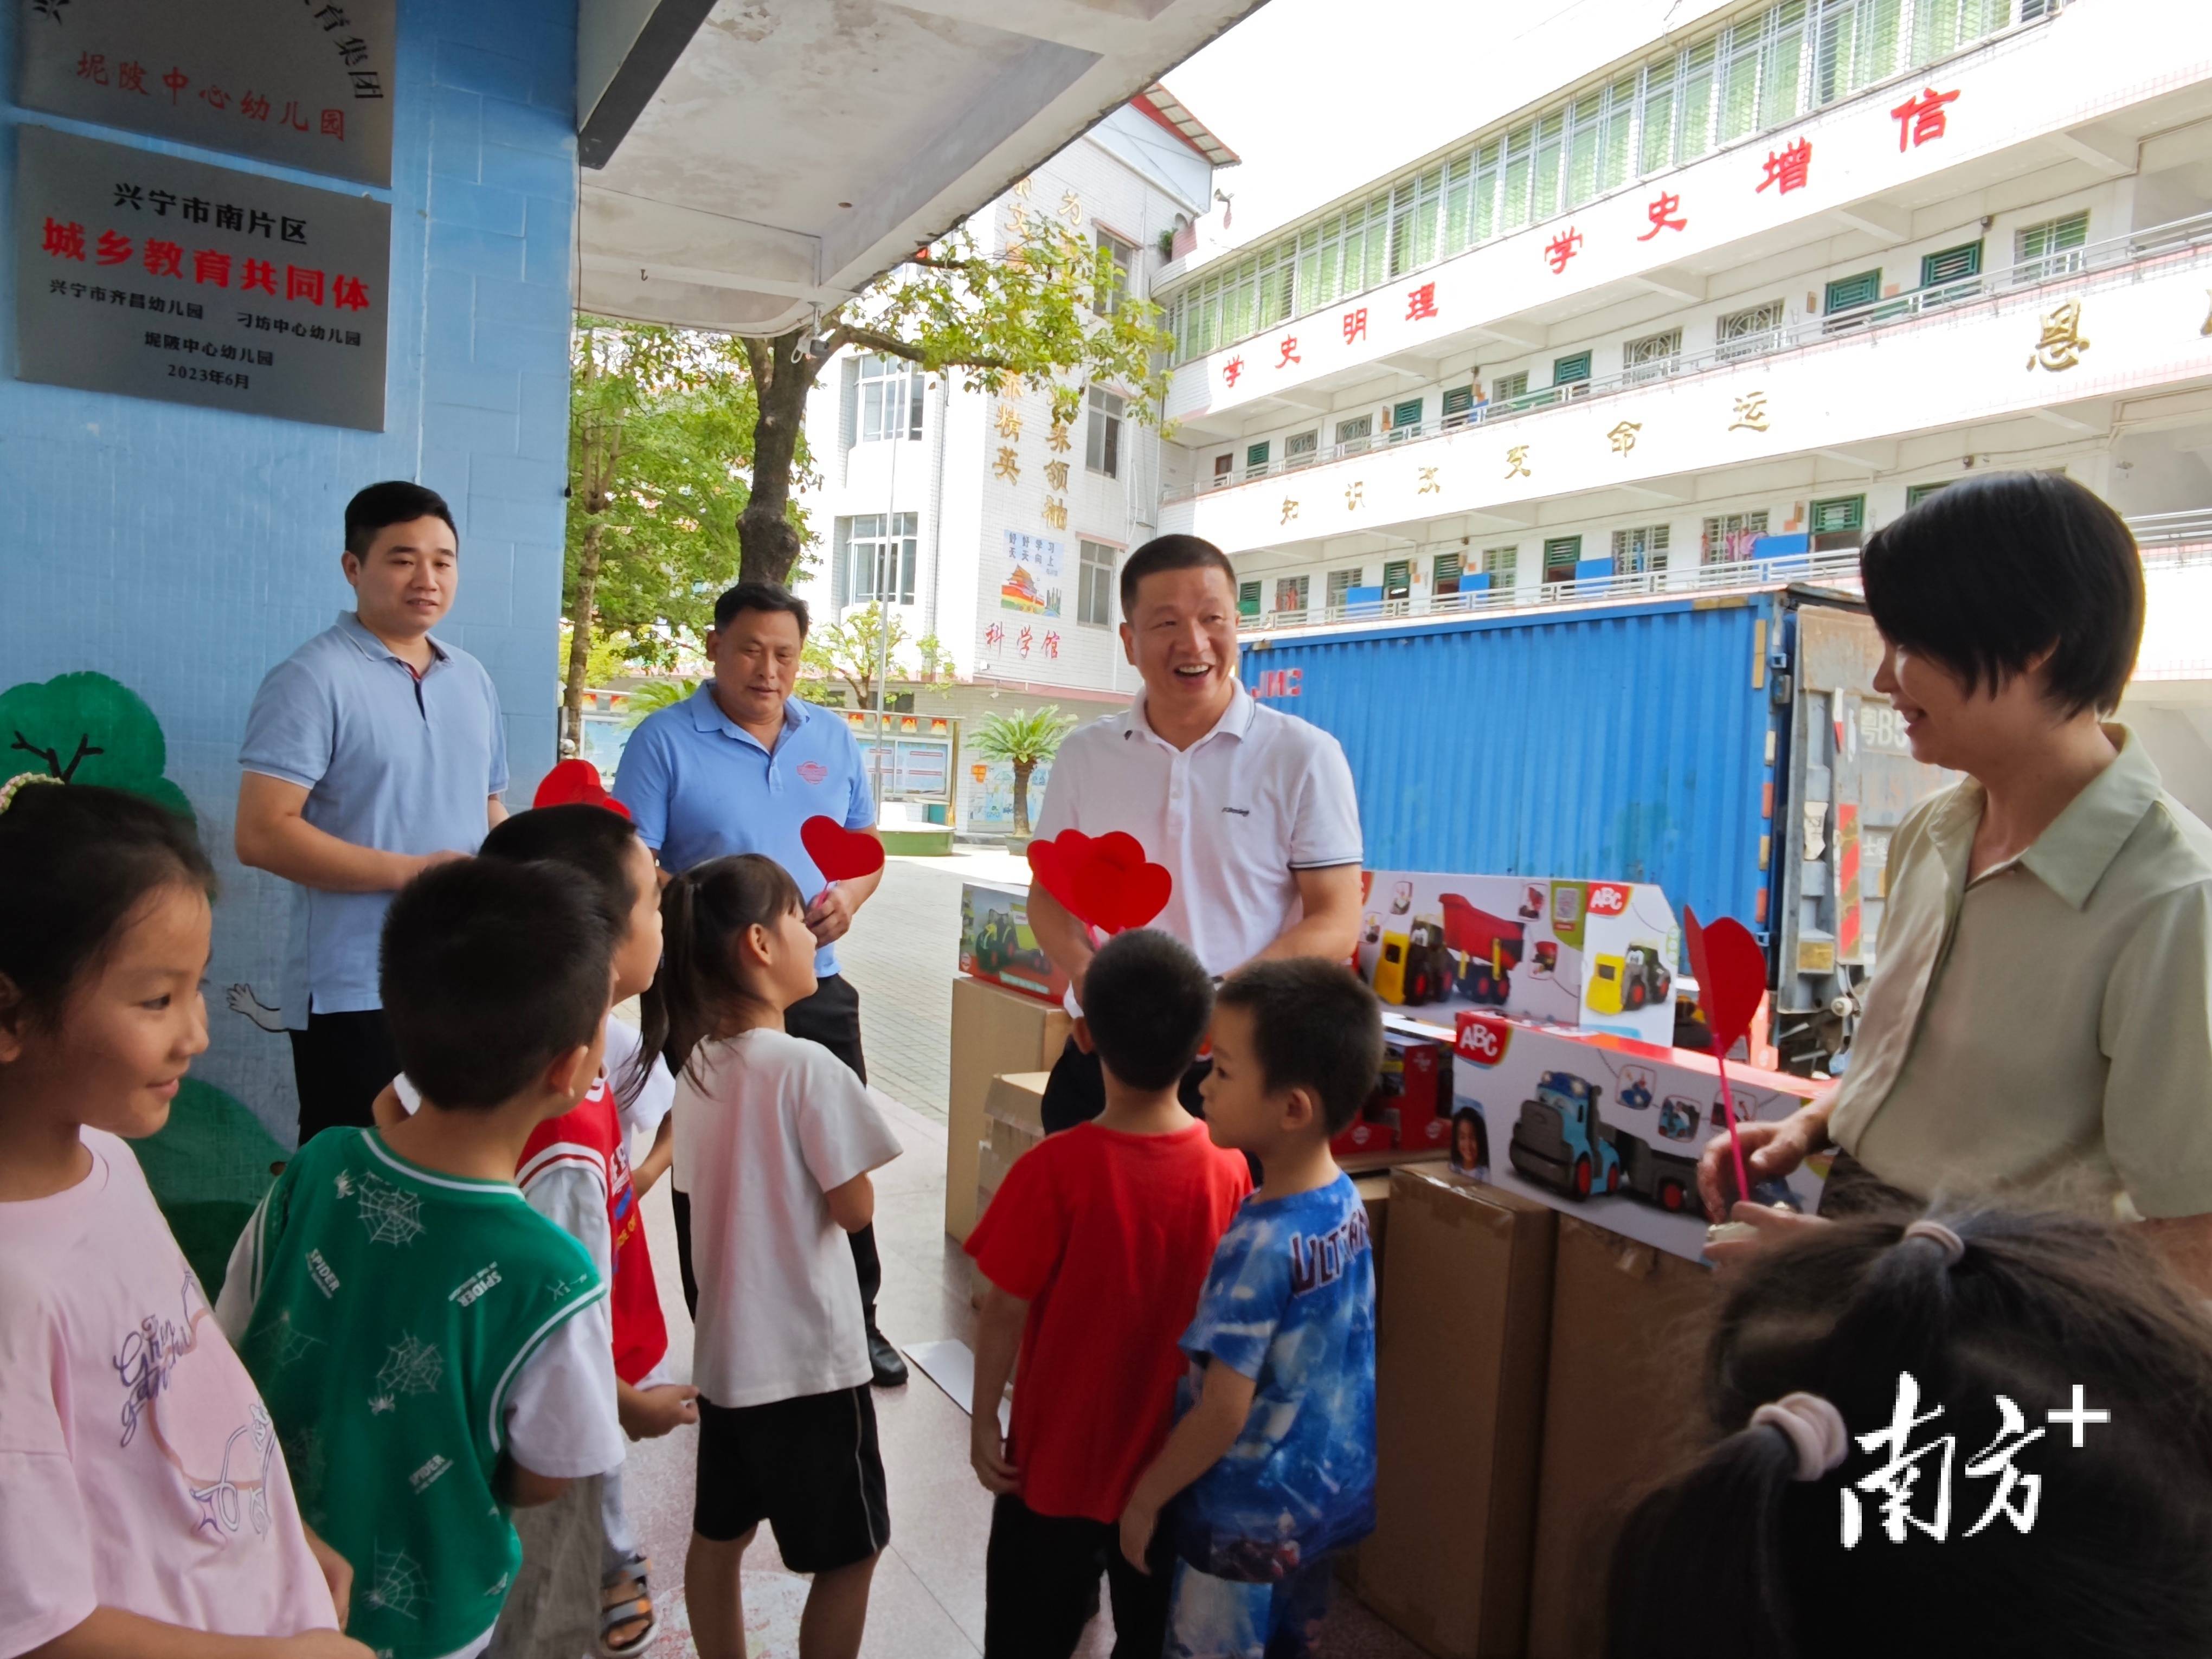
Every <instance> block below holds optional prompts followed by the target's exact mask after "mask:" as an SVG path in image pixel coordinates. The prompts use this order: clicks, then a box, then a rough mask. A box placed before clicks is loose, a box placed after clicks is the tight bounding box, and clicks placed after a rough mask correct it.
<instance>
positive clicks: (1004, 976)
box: [960, 883, 1067, 1003]
mask: <svg viewBox="0 0 2212 1659" xmlns="http://www.w3.org/2000/svg"><path fill="white" fill-rule="evenodd" d="M960 971H961V972H962V973H963V974H966V975H969V977H970V978H973V979H980V980H986V981H989V982H990V983H991V984H993V985H998V986H1003V987H1005V988H1006V989H1007V990H1009V991H1018V992H1019V993H1020V994H1022V995H1024V996H1027V997H1035V998H1036V999H1037V1000H1039V1001H1040V1002H1053V1003H1056V1002H1058V1001H1059V1000H1060V999H1061V998H1062V997H1063V996H1065V995H1066V994H1067V975H1065V974H1063V973H1061V972H1060V969H1057V968H1055V967H1054V966H1053V965H1052V959H1051V958H1050V957H1047V956H1046V955H1045V953H1044V948H1043V947H1042V945H1039V944H1038V943H1037V939H1036V934H1035V933H1031V932H1030V912H1029V895H1028V894H1027V893H1026V892H1014V891H1012V890H1009V889H1007V888H1004V887H984V886H979V885H977V884H974V883H969V884H967V885H964V886H963V887H962V888H961V890H960Z"/></svg>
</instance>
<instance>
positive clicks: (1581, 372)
mask: <svg viewBox="0 0 2212 1659" xmlns="http://www.w3.org/2000/svg"><path fill="white" fill-rule="evenodd" d="M1589 377H1590V355H1589V352H1587V351H1577V353H1575V355H1574V356H1571V357H1559V358H1555V359H1553V363H1552V384H1553V386H1571V385H1572V384H1574V383H1575V382H1576V381H1577V380H1588V379H1589Z"/></svg>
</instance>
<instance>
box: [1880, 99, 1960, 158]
mask: <svg viewBox="0 0 2212 1659" xmlns="http://www.w3.org/2000/svg"><path fill="white" fill-rule="evenodd" d="M1958 101H1959V94H1957V93H1955V92H1938V91H1936V88H1933V87H1929V88H1926V89H1925V90H1923V92H1922V93H1921V94H1920V95H1919V96H1918V97H1917V98H1908V99H1906V100H1905V101H1904V102H1903V103H1901V104H1899V106H1897V107H1896V108H1895V109H1893V110H1892V111H1890V112H1889V118H1890V119H1891V120H1893V121H1894V122H1896V123H1897V150H1898V154H1899V155H1903V154H1904V153H1905V151H1906V150H1907V149H1919V148H1920V147H1921V145H1923V144H1924V143H1929V141H1930V140H1931V139H1936V138H1941V137H1942V136H1943V128H1944V118H1943V106H1944V105H1946V104H1955V103H1957V102H1958Z"/></svg>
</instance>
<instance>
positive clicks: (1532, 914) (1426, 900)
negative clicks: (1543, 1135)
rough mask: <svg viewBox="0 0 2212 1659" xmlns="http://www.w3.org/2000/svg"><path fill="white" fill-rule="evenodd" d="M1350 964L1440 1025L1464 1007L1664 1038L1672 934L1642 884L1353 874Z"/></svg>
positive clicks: (1670, 1014)
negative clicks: (1357, 896) (1357, 890)
mask: <svg viewBox="0 0 2212 1659" xmlns="http://www.w3.org/2000/svg"><path fill="white" fill-rule="evenodd" d="M1360 881H1361V887H1362V891H1363V894H1364V900H1365V908H1364V914H1363V915H1362V918H1361V926H1360V937H1359V946H1358V969H1359V973H1360V975H1361V977H1362V978H1364V979H1365V980H1366V981H1368V982H1369V983H1370V984H1371V985H1373V986H1374V987H1375V994H1376V996H1378V997H1380V998H1381V999H1382V1000H1383V1002H1384V1003H1385V1004H1386V1005H1388V1006H1389V1007H1390V1008H1392V1009H1394V1010H1396V1011H1399V1012H1405V1013H1408V1014H1411V1015H1412V1016H1413V1017H1414V1018H1431V1019H1437V1020H1439V1021H1441V1022H1443V1024H1447V1025H1449V1024H1450V1022H1451V1020H1452V1019H1453V1018H1454V1017H1455V1015H1456V1014H1457V1013H1459V1012H1462V1011H1463V1010H1465V1009H1468V1008H1489V1009H1496V1010H1498V1011H1499V1012H1503V1013H1506V1014H1510V1015H1512V1016H1514V1017H1516V1018H1521V1019H1528V1020H1538V1021H1545V1022H1548V1023H1551V1024H1558V1025H1571V1026H1576V1027H1578V1028H1581V1029H1583V1030H1604V1031H1611V1032H1613V1033H1614V1034H1616V1035H1618V1036H1626V1037H1634V1038H1637V1039H1639V1040H1640V1041H1643V1042H1654V1043H1671V1042H1673V1041H1674V990H1675V980H1676V979H1677V977H1678V974H1679V970H1678V969H1677V965H1676V955H1677V951H1678V949H1679V944H1678V941H1679V937H1680V936H1679V933H1678V932H1677V929H1676V927H1675V921H1674V907H1673V906H1671V905H1670V904H1668V902H1667V896H1666V895H1665V894H1664V893H1662V892H1661V891H1660V890H1659V889H1658V888H1656V887H1654V886H1652V885H1651V884H1650V883H1648V882H1632V881H1562V880H1553V879H1548V878H1543V879H1540V878H1529V877H1525V876H1467V875H1452V874H1448V873H1444V872H1437V871H1421V870H1369V871H1364V872H1361V876H1360Z"/></svg>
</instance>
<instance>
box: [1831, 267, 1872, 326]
mask: <svg viewBox="0 0 2212 1659" xmlns="http://www.w3.org/2000/svg"><path fill="white" fill-rule="evenodd" d="M1880 298H1881V271H1879V270H1862V271H1860V272H1859V273H1858V274H1857V276H1838V277H1837V278H1836V280H1835V281H1834V282H1832V283H1829V284H1828V286H1827V290H1826V293H1825V294H1824V295H1822V297H1821V301H1820V310H1821V313H1822V314H1823V315H1825V316H1829V317H1832V316H1834V315H1835V314H1836V313H1838V312H1839V311H1856V310H1857V309H1858V308H1859V307H1861V306H1870V305H1872V304H1873V303H1874V302H1875V301H1876V300H1879V299H1880Z"/></svg>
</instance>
